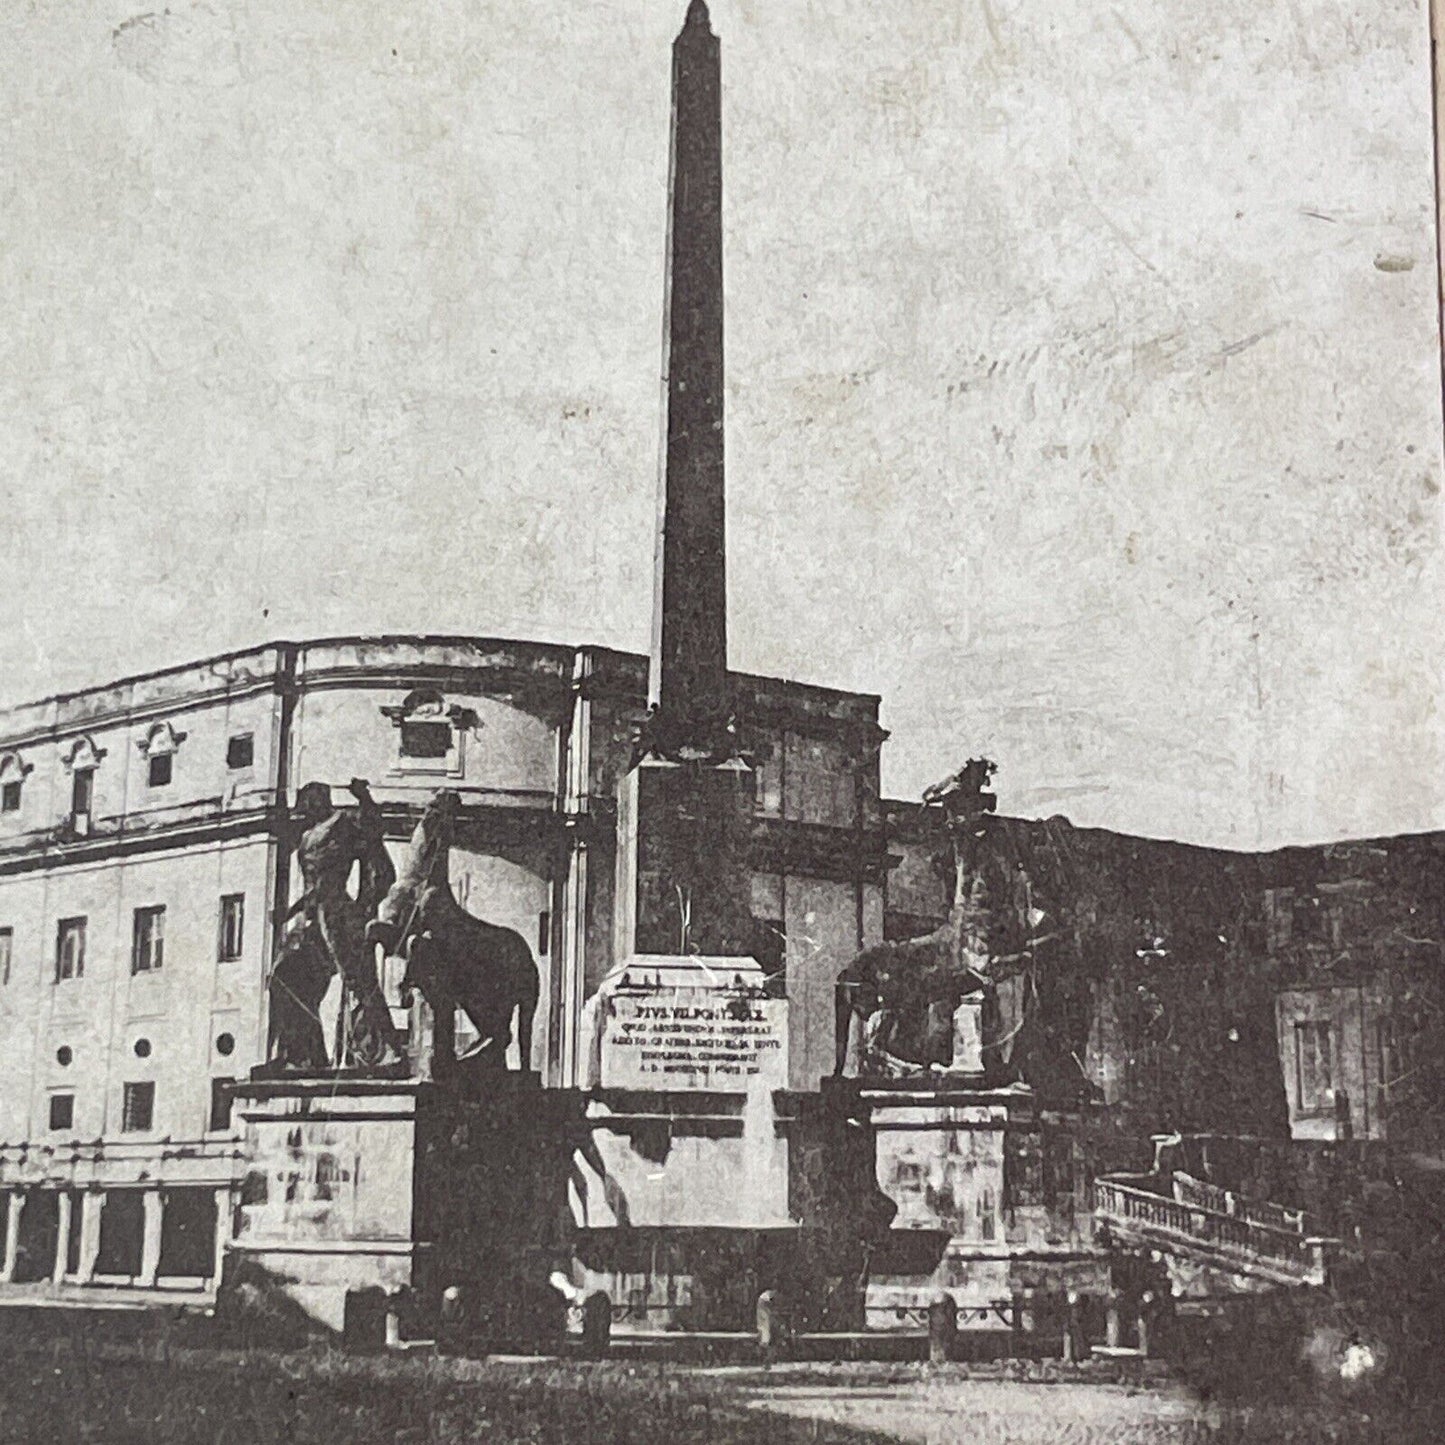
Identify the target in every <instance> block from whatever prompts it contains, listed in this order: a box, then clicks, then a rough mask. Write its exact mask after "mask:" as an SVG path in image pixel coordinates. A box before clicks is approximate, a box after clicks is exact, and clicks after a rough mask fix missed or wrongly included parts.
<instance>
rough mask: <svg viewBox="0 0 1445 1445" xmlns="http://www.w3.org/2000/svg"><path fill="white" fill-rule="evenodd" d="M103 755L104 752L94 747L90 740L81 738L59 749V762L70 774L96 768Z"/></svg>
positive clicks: (102, 749)
mask: <svg viewBox="0 0 1445 1445" xmlns="http://www.w3.org/2000/svg"><path fill="white" fill-rule="evenodd" d="M105 753H106V750H105V749H104V748H98V747H96V745H95V743H94V742H93V741H92V740H91V739H90V738H88V737H85V736H81V737H78V738H76V739H75V740H74V741H73V742H71V743H70V744H69V745H68V746H66V747H63V748H61V750H60V761H61V762H62V763H63V764H64V765H65V766H66V767H67V768H69V769H70V770H71V771H72V772H82V771H84V770H85V769H87V768H98V767H99V766H100V761H101V759H102V758H103V757H105Z"/></svg>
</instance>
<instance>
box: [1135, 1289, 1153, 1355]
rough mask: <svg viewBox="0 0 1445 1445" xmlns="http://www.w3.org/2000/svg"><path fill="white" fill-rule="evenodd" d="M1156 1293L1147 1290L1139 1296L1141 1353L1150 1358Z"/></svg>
mask: <svg viewBox="0 0 1445 1445" xmlns="http://www.w3.org/2000/svg"><path fill="white" fill-rule="evenodd" d="M1153 1316H1154V1291H1153V1290H1150V1289H1146V1290H1145V1291H1144V1293H1143V1294H1141V1295H1140V1296H1139V1321H1138V1323H1139V1353H1140V1354H1141V1355H1143V1356H1144V1358H1145V1359H1148V1358H1149V1335H1150V1332H1151V1327H1152V1325H1153V1322H1154V1320H1153Z"/></svg>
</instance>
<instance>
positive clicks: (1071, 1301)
mask: <svg viewBox="0 0 1445 1445" xmlns="http://www.w3.org/2000/svg"><path fill="white" fill-rule="evenodd" d="M1067 1300H1068V1312H1067V1314H1066V1316H1065V1319H1064V1363H1065V1364H1068V1365H1077V1364H1078V1363H1079V1361H1081V1360H1087V1359H1088V1358H1089V1336H1088V1332H1087V1331H1086V1330H1085V1329H1084V1302H1083V1300H1082V1299H1081V1298H1080V1296H1079V1292H1078V1290H1076V1289H1071V1290H1070V1291H1069V1293H1068V1295H1067Z"/></svg>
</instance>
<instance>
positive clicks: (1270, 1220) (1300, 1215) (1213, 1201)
mask: <svg viewBox="0 0 1445 1445" xmlns="http://www.w3.org/2000/svg"><path fill="white" fill-rule="evenodd" d="M1173 1184H1174V1197H1175V1198H1176V1199H1177V1200H1179V1201H1180V1202H1181V1203H1183V1204H1198V1205H1203V1207H1204V1208H1206V1209H1212V1210H1214V1211H1215V1212H1216V1213H1218V1214H1227V1215H1229V1216H1230V1217H1231V1218H1234V1219H1243V1220H1247V1221H1248V1222H1249V1223H1250V1224H1258V1225H1261V1226H1263V1227H1264V1228H1266V1229H1283V1230H1288V1231H1289V1232H1290V1233H1292V1234H1318V1233H1319V1230H1317V1229H1314V1228H1312V1227H1311V1225H1310V1222H1309V1216H1308V1215H1307V1214H1306V1213H1305V1212H1304V1210H1302V1209H1286V1208H1285V1207H1284V1206H1283V1205H1282V1204H1275V1203H1274V1202H1273V1201H1272V1200H1267V1199H1250V1198H1248V1197H1247V1196H1246V1195H1243V1194H1236V1193H1234V1191H1233V1190H1230V1189H1221V1188H1220V1187H1219V1186H1218V1185H1217V1184H1209V1183H1206V1182H1205V1181H1204V1180H1202V1179H1196V1178H1194V1176H1193V1175H1191V1174H1184V1173H1181V1172H1180V1171H1178V1170H1176V1171H1175V1173H1174V1177H1173Z"/></svg>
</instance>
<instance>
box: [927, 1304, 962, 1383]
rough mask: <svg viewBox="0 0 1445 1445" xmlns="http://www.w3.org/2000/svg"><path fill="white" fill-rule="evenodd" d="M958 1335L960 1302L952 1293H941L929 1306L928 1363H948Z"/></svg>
mask: <svg viewBox="0 0 1445 1445" xmlns="http://www.w3.org/2000/svg"><path fill="white" fill-rule="evenodd" d="M957 1336H958V1304H957V1302H956V1301H955V1300H954V1298H953V1296H952V1295H951V1294H941V1295H939V1296H938V1297H937V1298H936V1299H935V1300H933V1301H932V1302H931V1303H930V1304H929V1306H928V1363H929V1364H931V1365H946V1364H947V1363H948V1362H949V1361H950V1360H951V1359H952V1358H953V1350H954V1341H955V1340H956V1338H957Z"/></svg>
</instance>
